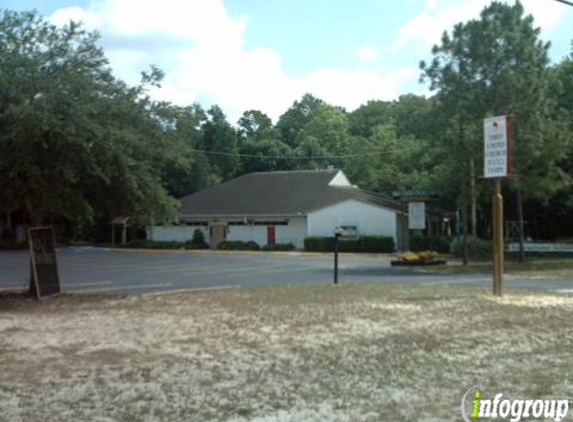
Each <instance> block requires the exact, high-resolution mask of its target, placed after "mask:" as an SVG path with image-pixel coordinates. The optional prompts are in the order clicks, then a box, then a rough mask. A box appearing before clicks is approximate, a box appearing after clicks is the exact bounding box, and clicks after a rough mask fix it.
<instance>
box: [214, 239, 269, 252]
mask: <svg viewBox="0 0 573 422" xmlns="http://www.w3.org/2000/svg"><path fill="white" fill-rule="evenodd" d="M219 249H223V250H237V251H258V250H259V249H261V247H260V246H259V244H258V243H257V242H253V241H249V242H242V241H240V240H234V241H225V242H221V243H219Z"/></svg>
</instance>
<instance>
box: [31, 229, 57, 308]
mask: <svg viewBox="0 0 573 422" xmlns="http://www.w3.org/2000/svg"><path fill="white" fill-rule="evenodd" d="M28 244H29V246H30V259H31V267H32V281H33V284H32V287H33V288H34V290H35V294H36V297H37V298H38V299H40V298H42V297H46V296H52V295H56V294H59V293H60V278H59V276H58V263H57V260H56V239H55V236H54V229H53V227H49V226H47V227H30V228H29V229H28Z"/></svg>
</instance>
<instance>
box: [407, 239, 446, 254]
mask: <svg viewBox="0 0 573 422" xmlns="http://www.w3.org/2000/svg"><path fill="white" fill-rule="evenodd" d="M450 243H451V240H450V238H448V237H446V236H437V235H430V236H421V235H413V236H411V237H410V250H412V251H414V252H419V251H436V252H442V253H449V252H450Z"/></svg>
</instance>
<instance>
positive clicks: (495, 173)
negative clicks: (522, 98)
mask: <svg viewBox="0 0 573 422" xmlns="http://www.w3.org/2000/svg"><path fill="white" fill-rule="evenodd" d="M483 142H484V152H483V155H484V161H483V165H484V168H483V177H485V178H493V177H507V176H509V175H510V174H511V121H510V120H509V119H508V118H507V117H506V116H496V117H491V118H489V119H484V121H483Z"/></svg>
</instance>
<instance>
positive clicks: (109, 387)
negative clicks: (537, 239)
mask: <svg viewBox="0 0 573 422" xmlns="http://www.w3.org/2000/svg"><path fill="white" fill-rule="evenodd" d="M572 317H573V297H570V296H553V295H542V294H539V293H535V294H533V293H532V294H528V293H513V294H511V295H508V296H506V297H504V298H502V299H494V298H493V297H491V296H490V295H489V294H488V292H485V291H483V290H479V289H477V288H452V287H435V286H433V287H427V288H426V287H420V286H417V287H405V286H397V285H388V284H384V285H381V284H363V285H361V284H352V285H339V286H331V285H330V286H329V285H323V286H317V285H296V286H295V285H288V286H278V287H268V288H241V289H234V290H225V291H211V292H195V293H178V294H171V295H163V296H148V297H136V296H131V297H117V296H113V297H105V296H61V297H59V298H57V299H53V300H48V301H44V302H41V303H35V302H33V301H32V300H28V299H21V298H14V297H11V298H10V297H8V298H6V297H5V298H0V421H7V422H8V421H9V422H17V421H90V422H92V421H93V422H111V421H201V422H203V421H233V422H243V421H259V422H263V421H265V422H269V421H289V422H303V421H313V422H314V421H390V420H392V421H413V420H416V421H454V420H460V416H459V414H460V411H459V407H460V400H461V397H462V395H463V394H464V392H465V391H466V390H467V389H468V388H470V387H471V386H473V385H475V384H480V385H482V386H483V388H484V389H485V390H486V391H490V392H492V393H494V392H502V393H504V394H505V395H509V396H514V397H525V396H527V397H541V396H558V397H563V396H567V395H569V396H571V395H573V376H572V375H573V353H571V350H572V346H573V318H572Z"/></svg>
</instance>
